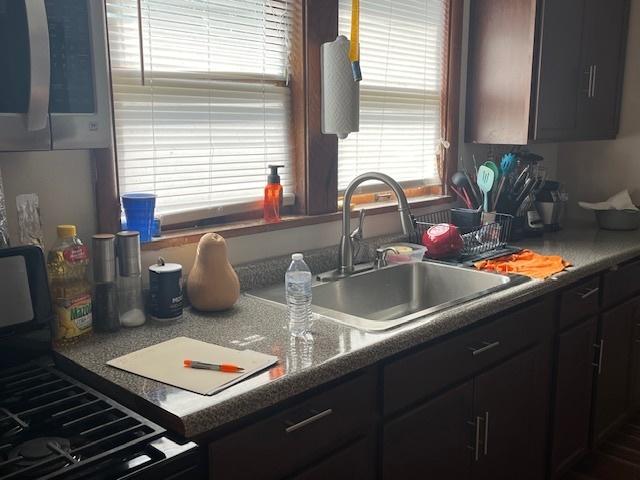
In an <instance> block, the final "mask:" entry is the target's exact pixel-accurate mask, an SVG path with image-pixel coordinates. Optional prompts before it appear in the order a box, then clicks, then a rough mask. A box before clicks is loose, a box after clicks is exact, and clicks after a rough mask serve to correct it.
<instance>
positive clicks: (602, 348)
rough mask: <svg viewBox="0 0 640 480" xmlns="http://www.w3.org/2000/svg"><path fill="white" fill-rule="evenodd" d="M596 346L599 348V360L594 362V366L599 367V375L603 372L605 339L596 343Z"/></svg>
mask: <svg viewBox="0 0 640 480" xmlns="http://www.w3.org/2000/svg"><path fill="white" fill-rule="evenodd" d="M593 347H594V348H597V349H598V362H597V363H592V365H593V366H594V367H598V375H600V374H601V373H602V354H603V352H604V340H600V343H595V344H594V345H593Z"/></svg>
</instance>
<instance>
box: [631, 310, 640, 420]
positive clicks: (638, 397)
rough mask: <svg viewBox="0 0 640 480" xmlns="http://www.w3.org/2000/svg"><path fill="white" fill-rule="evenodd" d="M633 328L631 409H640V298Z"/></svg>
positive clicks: (632, 323) (634, 315)
mask: <svg viewBox="0 0 640 480" xmlns="http://www.w3.org/2000/svg"><path fill="white" fill-rule="evenodd" d="M633 305H634V306H633V315H632V318H631V329H632V332H633V336H632V339H631V340H632V344H631V392H630V393H631V400H630V402H631V405H630V409H631V411H637V410H638V409H640V298H637V299H635V300H634V302H633Z"/></svg>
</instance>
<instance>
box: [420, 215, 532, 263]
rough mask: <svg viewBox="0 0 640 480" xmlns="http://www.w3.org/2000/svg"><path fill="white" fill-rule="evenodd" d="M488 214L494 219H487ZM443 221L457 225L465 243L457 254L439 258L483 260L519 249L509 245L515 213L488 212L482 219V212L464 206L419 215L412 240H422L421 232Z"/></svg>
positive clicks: (452, 261)
mask: <svg viewBox="0 0 640 480" xmlns="http://www.w3.org/2000/svg"><path fill="white" fill-rule="evenodd" d="M489 215H490V216H489ZM488 218H490V219H491V221H487V219H488ZM483 220H484V223H483ZM440 223H449V224H452V225H455V226H456V227H457V228H458V232H459V233H460V235H461V236H462V240H463V241H464V246H463V248H462V250H461V251H460V252H459V253H458V254H457V255H454V256H451V257H445V258H437V259H436V260H441V261H444V262H448V263H457V264H463V265H471V264H473V263H474V262H477V261H480V260H486V259H490V258H496V257H500V256H503V255H508V254H510V253H515V252H517V251H519V250H520V249H519V248H515V247H510V246H508V245H507V242H508V240H509V238H510V236H511V227H512V224H513V215H508V214H504V213H491V214H485V216H484V219H483V213H482V212H480V211H477V210H469V209H464V208H452V209H447V210H440V211H436V212H432V213H428V214H426V215H420V216H417V217H416V238H415V239H413V241H414V242H415V243H418V244H421V243H422V241H421V240H422V235H423V234H424V233H425V232H426V231H427V230H428V229H429V228H431V227H433V226H435V225H438V224H440ZM427 257H428V253H427Z"/></svg>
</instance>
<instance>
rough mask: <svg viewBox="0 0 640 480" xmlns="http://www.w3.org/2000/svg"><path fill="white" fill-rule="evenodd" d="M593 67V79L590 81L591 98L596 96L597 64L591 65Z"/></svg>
mask: <svg viewBox="0 0 640 480" xmlns="http://www.w3.org/2000/svg"><path fill="white" fill-rule="evenodd" d="M592 67H593V80H592V81H591V94H590V97H591V98H595V97H596V74H597V73H598V65H592Z"/></svg>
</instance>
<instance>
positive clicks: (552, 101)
mask: <svg viewBox="0 0 640 480" xmlns="http://www.w3.org/2000/svg"><path fill="white" fill-rule="evenodd" d="M541 4H542V5H543V11H542V15H541V25H540V29H539V31H540V34H539V35H540V40H539V42H540V43H539V50H538V82H537V88H538V90H537V92H536V93H537V94H536V97H535V98H536V106H535V111H534V113H535V118H534V126H533V135H532V136H533V138H534V139H535V140H556V139H567V138H575V137H576V135H577V131H578V102H579V100H580V95H583V94H582V93H581V91H580V89H581V88H580V85H581V81H582V80H583V71H582V65H581V53H582V29H583V16H584V10H585V0H553V1H550V2H549V1H547V2H541Z"/></svg>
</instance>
